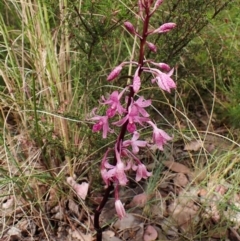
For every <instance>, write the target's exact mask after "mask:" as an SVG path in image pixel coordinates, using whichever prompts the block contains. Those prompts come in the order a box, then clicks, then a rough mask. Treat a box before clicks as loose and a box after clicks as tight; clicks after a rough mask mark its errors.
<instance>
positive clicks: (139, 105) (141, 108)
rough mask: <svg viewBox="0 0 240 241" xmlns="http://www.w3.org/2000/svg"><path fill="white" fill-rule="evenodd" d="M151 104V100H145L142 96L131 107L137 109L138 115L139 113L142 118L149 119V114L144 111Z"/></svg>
mask: <svg viewBox="0 0 240 241" xmlns="http://www.w3.org/2000/svg"><path fill="white" fill-rule="evenodd" d="M151 103H152V101H151V100H145V99H144V98H143V97H142V96H140V97H139V98H138V99H137V100H136V101H135V102H134V103H133V105H134V106H136V107H137V110H138V112H139V113H141V115H142V116H144V117H149V114H148V113H147V111H146V110H145V109H144V108H146V107H148V106H150V105H151Z"/></svg>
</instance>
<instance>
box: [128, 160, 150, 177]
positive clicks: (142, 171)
mask: <svg viewBox="0 0 240 241" xmlns="http://www.w3.org/2000/svg"><path fill="white" fill-rule="evenodd" d="M132 169H133V170H134V171H137V174H136V181H137V182H139V181H140V180H141V179H142V178H144V179H147V178H148V177H150V176H151V175H152V173H151V172H148V171H147V168H146V166H145V165H143V164H142V163H141V162H140V161H139V164H138V165H134V166H133V167H132Z"/></svg>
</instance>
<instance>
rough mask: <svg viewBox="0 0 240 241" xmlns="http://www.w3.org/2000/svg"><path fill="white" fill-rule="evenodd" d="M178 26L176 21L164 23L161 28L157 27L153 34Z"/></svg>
mask: <svg viewBox="0 0 240 241" xmlns="http://www.w3.org/2000/svg"><path fill="white" fill-rule="evenodd" d="M175 27H176V23H164V24H163V25H161V26H160V27H159V28H157V29H155V30H154V31H153V32H152V33H151V34H153V33H166V32H169V31H170V30H172V29H173V28H175Z"/></svg>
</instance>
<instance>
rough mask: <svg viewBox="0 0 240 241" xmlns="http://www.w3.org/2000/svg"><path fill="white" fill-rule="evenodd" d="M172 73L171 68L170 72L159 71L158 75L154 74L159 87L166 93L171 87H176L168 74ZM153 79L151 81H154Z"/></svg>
mask: <svg viewBox="0 0 240 241" xmlns="http://www.w3.org/2000/svg"><path fill="white" fill-rule="evenodd" d="M172 74H173V69H172V70H171V71H170V72H168V73H167V74H165V73H163V72H161V71H160V72H159V75H157V76H156V81H157V84H158V86H159V88H161V89H162V90H165V91H167V92H168V93H170V92H171V89H175V88H176V84H175V82H174V81H173V80H172V79H171V78H170V76H171V75H172ZM154 81H155V80H153V81H152V82H154Z"/></svg>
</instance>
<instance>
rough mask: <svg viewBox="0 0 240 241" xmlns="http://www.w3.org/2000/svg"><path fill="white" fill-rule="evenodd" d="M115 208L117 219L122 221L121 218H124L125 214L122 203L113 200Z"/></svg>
mask: <svg viewBox="0 0 240 241" xmlns="http://www.w3.org/2000/svg"><path fill="white" fill-rule="evenodd" d="M115 208H116V211H117V214H118V217H119V218H120V219H122V218H124V217H125V216H126V212H125V209H124V206H123V204H122V202H121V201H120V200H119V199H117V200H115Z"/></svg>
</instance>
